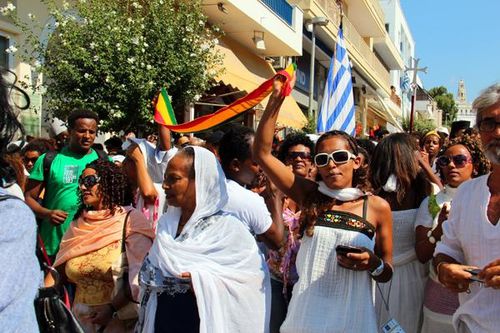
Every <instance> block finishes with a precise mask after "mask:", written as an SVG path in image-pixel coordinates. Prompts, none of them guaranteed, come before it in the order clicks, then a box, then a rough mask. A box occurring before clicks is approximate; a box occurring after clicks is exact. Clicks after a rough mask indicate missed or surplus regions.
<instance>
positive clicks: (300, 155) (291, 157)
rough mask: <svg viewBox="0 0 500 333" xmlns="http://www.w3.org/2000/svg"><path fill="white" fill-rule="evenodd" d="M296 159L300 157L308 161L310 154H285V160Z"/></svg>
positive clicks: (300, 152) (293, 152)
mask: <svg viewBox="0 0 500 333" xmlns="http://www.w3.org/2000/svg"><path fill="white" fill-rule="evenodd" d="M297 157H300V158H301V159H303V160H310V159H311V154H310V153H308V152H306V151H291V152H289V153H288V154H286V158H287V159H288V160H294V159H296V158H297Z"/></svg>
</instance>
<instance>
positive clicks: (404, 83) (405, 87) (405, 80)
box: [400, 72, 410, 91]
mask: <svg viewBox="0 0 500 333" xmlns="http://www.w3.org/2000/svg"><path fill="white" fill-rule="evenodd" d="M400 87H401V90H402V91H410V77H409V76H408V73H406V72H403V76H402V77H401V79H400Z"/></svg>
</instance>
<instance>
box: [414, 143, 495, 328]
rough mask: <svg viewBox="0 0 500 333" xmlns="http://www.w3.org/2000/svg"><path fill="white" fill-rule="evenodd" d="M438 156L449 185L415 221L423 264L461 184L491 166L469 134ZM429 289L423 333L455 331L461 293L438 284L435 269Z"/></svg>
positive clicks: (424, 205)
mask: <svg viewBox="0 0 500 333" xmlns="http://www.w3.org/2000/svg"><path fill="white" fill-rule="evenodd" d="M443 149H444V150H443V152H442V153H441V154H440V155H438V157H437V159H436V165H437V166H438V168H439V172H440V173H441V178H442V179H443V180H444V182H445V184H446V185H445V187H444V189H443V190H442V191H441V192H439V193H437V194H431V195H429V196H428V197H427V198H425V199H424V201H422V204H421V205H420V208H419V209H418V212H417V218H416V221H415V233H416V245H415V251H416V253H417V257H418V259H419V260H420V262H421V263H424V264H425V263H427V262H429V260H431V259H432V256H433V254H434V250H435V248H436V243H437V242H439V241H440V240H441V236H442V235H443V223H445V221H446V220H447V219H448V214H449V212H450V210H449V208H450V204H451V200H453V197H454V195H455V193H456V192H457V189H458V187H459V186H460V184H462V183H464V182H465V181H467V180H470V179H472V178H476V177H480V176H483V175H485V174H487V173H488V172H489V163H488V159H487V158H486V156H484V154H483V152H482V150H481V147H480V144H479V142H478V141H477V140H475V139H472V138H471V137H470V136H468V135H463V136H460V137H457V138H455V139H453V140H452V141H451V142H450V143H449V144H448V145H447V146H445V147H444V148H443ZM429 277H430V278H429V279H428V280H427V284H426V286H425V295H424V307H423V318H424V321H423V325H422V331H421V332H422V333H426V332H441V333H447V332H450V333H451V332H455V329H454V328H453V324H452V317H453V314H454V313H455V311H456V310H457V308H458V305H459V304H458V294H457V293H455V292H452V291H450V290H448V289H446V288H445V287H444V286H442V285H441V283H439V281H438V277H437V274H436V272H435V270H434V268H433V267H432V265H431V267H430V275H429Z"/></svg>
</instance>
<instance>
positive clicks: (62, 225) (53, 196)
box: [25, 110, 99, 257]
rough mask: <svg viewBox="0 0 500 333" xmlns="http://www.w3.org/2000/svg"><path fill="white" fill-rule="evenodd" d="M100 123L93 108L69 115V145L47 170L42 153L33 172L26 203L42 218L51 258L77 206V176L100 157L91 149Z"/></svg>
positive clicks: (44, 237) (41, 229)
mask: <svg viewBox="0 0 500 333" xmlns="http://www.w3.org/2000/svg"><path fill="white" fill-rule="evenodd" d="M98 123H99V118H98V116H97V114H95V113H94V112H92V111H89V110H75V111H73V112H72V113H71V114H70V115H69V117H68V129H69V141H68V145H66V146H65V147H63V148H62V150H61V151H60V152H59V153H57V154H56V155H55V156H54V158H53V160H52V162H51V163H50V165H49V167H48V170H45V165H44V164H46V163H44V160H45V157H46V154H44V155H42V156H40V158H38V160H37V161H36V163H35V165H34V167H33V169H32V172H31V174H30V177H29V180H28V184H27V186H26V192H25V196H26V203H27V204H28V206H30V207H31V209H32V210H33V212H34V213H35V215H36V216H37V217H38V218H39V219H40V225H39V232H40V235H41V237H42V241H43V243H44V245H45V248H46V250H47V254H48V255H49V256H51V257H55V255H56V254H57V251H58V249H59V243H60V242H61V238H62V236H63V235H64V232H65V231H66V229H67V228H68V226H69V224H70V223H71V221H72V220H73V217H74V215H75V213H76V211H77V209H78V202H79V197H78V179H79V177H80V175H81V173H82V172H83V170H84V169H85V166H86V165H87V164H89V163H90V162H92V161H94V160H96V159H97V158H98V157H99V155H98V153H97V152H96V151H95V150H94V149H92V145H93V144H94V140H95V137H96V134H97V124H98ZM43 189H45V194H44V197H43V201H42V203H41V204H40V202H39V197H40V194H41V192H42V190H43Z"/></svg>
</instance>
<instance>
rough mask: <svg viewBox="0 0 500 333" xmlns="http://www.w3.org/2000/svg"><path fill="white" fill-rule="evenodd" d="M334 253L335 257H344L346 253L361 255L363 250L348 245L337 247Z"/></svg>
mask: <svg viewBox="0 0 500 333" xmlns="http://www.w3.org/2000/svg"><path fill="white" fill-rule="evenodd" d="M335 251H337V255H342V256H345V255H347V254H348V253H363V250H362V249H360V248H359V247H355V246H349V245H337V247H336V248H335Z"/></svg>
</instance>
